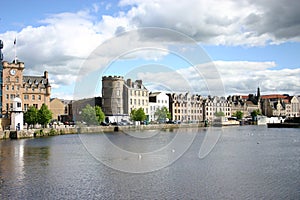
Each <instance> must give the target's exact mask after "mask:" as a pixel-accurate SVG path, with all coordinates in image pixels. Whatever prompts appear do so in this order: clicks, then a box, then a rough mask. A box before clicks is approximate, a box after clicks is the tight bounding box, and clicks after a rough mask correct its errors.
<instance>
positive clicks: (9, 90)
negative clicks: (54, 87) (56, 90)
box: [2, 61, 51, 118]
mask: <svg viewBox="0 0 300 200" xmlns="http://www.w3.org/2000/svg"><path fill="white" fill-rule="evenodd" d="M2 65H3V73H2V79H3V84H2V105H3V106H2V115H3V116H4V117H6V118H8V117H9V113H10V111H11V110H12V108H13V99H14V98H15V97H19V98H20V99H21V100H22V102H23V105H22V110H23V111H26V110H27V109H28V108H29V107H30V106H35V107H36V108H37V109H39V108H40V107H41V106H42V104H46V105H47V106H48V108H50V94H51V86H50V84H49V80H48V72H47V71H45V72H44V75H43V76H24V75H23V71H24V68H25V67H24V63H23V62H19V61H14V62H12V63H8V62H7V61H3V62H2Z"/></svg>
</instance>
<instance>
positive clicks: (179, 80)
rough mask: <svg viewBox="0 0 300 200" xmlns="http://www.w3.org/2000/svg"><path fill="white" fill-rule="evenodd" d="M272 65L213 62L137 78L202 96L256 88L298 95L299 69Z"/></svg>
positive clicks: (155, 86)
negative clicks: (278, 67)
mask: <svg viewBox="0 0 300 200" xmlns="http://www.w3.org/2000/svg"><path fill="white" fill-rule="evenodd" d="M275 67H276V64H275V63H274V62H249V61H215V62H211V63H204V64H201V65H197V66H196V67H189V68H185V69H179V70H176V71H175V70H174V71H171V72H153V73H150V72H146V73H139V74H138V78H140V79H143V81H144V82H145V84H146V85H148V87H149V88H151V89H152V90H165V91H172V92H174V91H179V92H185V91H190V92H196V93H198V94H201V95H208V94H211V95H232V94H245V95H247V94H249V93H251V92H252V93H255V91H256V88H257V87H260V88H261V92H262V94H268V93H287V94H291V95H294V94H299V93H300V89H299V88H300V82H299V77H300V69H275ZM223 89H224V90H223ZM222 90H223V91H222Z"/></svg>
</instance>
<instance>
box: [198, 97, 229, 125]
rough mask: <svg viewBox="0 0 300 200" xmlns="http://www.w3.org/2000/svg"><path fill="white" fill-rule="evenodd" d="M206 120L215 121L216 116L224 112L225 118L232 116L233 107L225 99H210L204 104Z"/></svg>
mask: <svg viewBox="0 0 300 200" xmlns="http://www.w3.org/2000/svg"><path fill="white" fill-rule="evenodd" d="M203 106H204V113H203V114H204V118H205V119H206V120H209V121H213V119H214V117H215V114H216V113H218V112H223V113H224V117H230V116H231V105H230V102H229V101H228V100H227V99H226V98H225V97H210V96H209V97H208V98H207V99H206V100H205V102H204V104H203Z"/></svg>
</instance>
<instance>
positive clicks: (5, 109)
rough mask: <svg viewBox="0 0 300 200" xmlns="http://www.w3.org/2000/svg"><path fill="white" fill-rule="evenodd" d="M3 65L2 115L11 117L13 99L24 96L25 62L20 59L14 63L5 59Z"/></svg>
mask: <svg viewBox="0 0 300 200" xmlns="http://www.w3.org/2000/svg"><path fill="white" fill-rule="evenodd" d="M2 65H3V75H2V78H3V84H2V105H3V106H2V115H3V117H9V113H10V111H11V110H12V109H13V100H14V99H15V98H16V97H19V98H22V93H23V91H22V90H23V89H22V88H23V87H22V86H23V81H22V80H23V70H24V63H23V62H19V61H18V60H14V61H13V62H12V63H8V62H7V61H3V62H2Z"/></svg>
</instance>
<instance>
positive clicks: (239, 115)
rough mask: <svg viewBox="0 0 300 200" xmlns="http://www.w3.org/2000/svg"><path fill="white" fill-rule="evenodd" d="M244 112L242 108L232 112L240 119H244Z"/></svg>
mask: <svg viewBox="0 0 300 200" xmlns="http://www.w3.org/2000/svg"><path fill="white" fill-rule="evenodd" d="M243 115H244V113H243V112H242V111H240V110H238V111H236V112H235V113H233V114H232V116H233V117H236V118H237V119H238V120H240V119H243Z"/></svg>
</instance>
